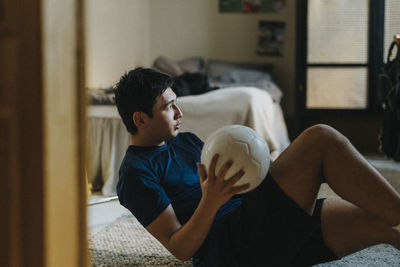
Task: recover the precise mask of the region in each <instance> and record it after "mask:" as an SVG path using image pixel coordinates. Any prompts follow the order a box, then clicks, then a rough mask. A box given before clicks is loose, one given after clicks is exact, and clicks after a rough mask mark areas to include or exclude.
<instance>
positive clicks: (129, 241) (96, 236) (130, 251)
mask: <svg viewBox="0 0 400 267" xmlns="http://www.w3.org/2000/svg"><path fill="white" fill-rule="evenodd" d="M370 161H371V163H372V164H373V165H374V166H375V167H376V168H377V169H378V170H379V171H380V172H381V173H382V174H383V175H384V176H385V177H386V178H387V179H388V181H389V182H390V183H391V184H392V185H393V186H395V187H396V189H397V190H398V191H399V192H400V163H395V162H390V161H385V160H381V159H370ZM320 196H323V197H329V198H338V196H337V195H336V194H335V193H334V192H333V191H332V190H330V188H329V187H328V186H327V185H323V186H322V188H321V192H320ZM89 249H90V254H91V260H92V264H93V266H191V262H190V261H188V262H180V261H179V260H177V259H176V258H174V257H173V256H172V255H171V254H170V253H169V252H168V251H167V250H166V249H165V248H164V247H163V246H162V245H161V244H160V243H159V242H158V241H157V240H156V239H155V238H153V237H152V236H151V235H150V234H149V233H148V232H147V231H146V230H145V229H144V228H143V227H142V226H141V225H140V224H139V223H138V222H137V220H136V219H135V218H134V217H133V216H131V215H129V214H126V215H124V216H122V217H121V218H119V219H118V220H116V221H115V222H113V223H111V224H109V225H107V226H105V227H104V228H102V229H101V230H99V231H97V232H95V233H93V234H91V235H90V236H89ZM317 266H318V267H366V266H369V267H381V266H388V267H396V266H397V267H400V252H399V251H397V250H396V249H394V248H393V247H391V246H388V245H378V246H374V247H371V248H368V249H364V250H362V251H360V252H358V253H355V254H353V255H350V256H348V257H345V258H343V259H341V260H340V261H335V262H331V263H326V264H320V265H317Z"/></svg>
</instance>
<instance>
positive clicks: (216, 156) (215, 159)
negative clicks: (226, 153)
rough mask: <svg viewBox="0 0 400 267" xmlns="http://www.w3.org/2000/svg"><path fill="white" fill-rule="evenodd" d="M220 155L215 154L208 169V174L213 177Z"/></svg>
mask: <svg viewBox="0 0 400 267" xmlns="http://www.w3.org/2000/svg"><path fill="white" fill-rule="evenodd" d="M218 158H219V155H218V153H216V154H214V156H213V157H212V159H211V163H210V166H209V167H208V174H209V175H212V177H214V176H215V166H216V165H217V161H218Z"/></svg>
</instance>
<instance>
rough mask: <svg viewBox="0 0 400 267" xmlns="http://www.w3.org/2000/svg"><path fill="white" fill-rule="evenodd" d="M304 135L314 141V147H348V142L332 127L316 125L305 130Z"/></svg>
mask: <svg viewBox="0 0 400 267" xmlns="http://www.w3.org/2000/svg"><path fill="white" fill-rule="evenodd" d="M306 133H307V134H308V135H309V136H310V137H311V138H314V139H315V142H316V145H322V146H329V145H334V146H337V145H348V144H349V143H350V142H349V140H348V139H347V138H346V137H345V136H344V135H343V134H341V133H340V132H339V131H337V130H336V129H334V128H333V127H331V126H329V125H326V124H317V125H314V126H311V127H310V128H308V129H307V130H306Z"/></svg>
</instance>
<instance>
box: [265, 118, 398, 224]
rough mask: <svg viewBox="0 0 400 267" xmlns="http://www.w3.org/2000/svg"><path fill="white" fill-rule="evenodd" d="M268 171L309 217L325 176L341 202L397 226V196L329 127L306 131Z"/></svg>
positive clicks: (339, 135)
mask: <svg viewBox="0 0 400 267" xmlns="http://www.w3.org/2000/svg"><path fill="white" fill-rule="evenodd" d="M270 172H271V174H272V177H274V179H275V180H276V182H277V183H278V184H279V186H280V187H281V188H282V190H283V191H284V192H285V193H286V194H287V195H288V196H289V197H291V198H292V199H293V200H294V201H295V202H296V203H297V204H298V205H300V206H301V207H302V208H303V209H305V210H306V211H307V212H309V213H310V214H311V212H312V210H313V206H314V203H315V199H316V196H317V193H318V191H319V188H320V185H321V181H322V177H324V178H325V180H326V181H327V183H328V184H329V186H330V187H331V188H332V189H333V191H335V192H336V193H337V194H338V195H339V196H341V197H342V198H343V199H345V200H347V201H349V202H351V203H353V204H355V205H356V206H358V207H360V208H361V209H363V210H365V211H367V212H369V213H370V214H371V215H374V216H376V217H378V218H380V219H381V220H382V221H383V222H385V223H387V224H388V225H391V226H394V225H398V224H399V223H400V194H399V193H398V192H396V191H395V190H394V189H393V187H392V186H391V185H390V184H389V183H388V182H387V181H386V180H385V179H384V178H383V177H382V175H381V174H379V172H378V171H376V170H375V168H373V167H372V166H371V165H370V164H369V163H368V161H367V160H365V159H364V158H363V157H362V155H361V154H360V153H359V152H357V150H356V149H355V148H354V147H353V146H352V145H351V144H350V142H349V141H348V140H347V139H346V138H345V137H344V136H343V135H341V134H340V133H339V132H337V131H336V130H334V129H333V128H331V127H329V126H324V125H317V126H313V127H311V128H309V129H307V130H305V131H304V132H303V133H302V134H301V135H300V136H299V137H298V138H297V139H296V140H295V141H294V142H293V143H292V144H291V145H290V146H289V147H288V148H287V149H286V150H285V151H284V152H283V153H282V154H281V155H280V156H279V157H278V159H276V161H274V162H273V163H272V164H271V168H270Z"/></svg>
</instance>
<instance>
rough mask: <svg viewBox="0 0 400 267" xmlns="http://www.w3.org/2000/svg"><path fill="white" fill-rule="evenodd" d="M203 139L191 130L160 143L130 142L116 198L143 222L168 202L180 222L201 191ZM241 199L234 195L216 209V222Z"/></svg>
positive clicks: (189, 210) (152, 216)
mask: <svg viewBox="0 0 400 267" xmlns="http://www.w3.org/2000/svg"><path fill="white" fill-rule="evenodd" d="M202 147H203V142H202V141H201V140H200V139H199V138H198V137H197V136H195V135H194V134H192V133H180V134H178V135H177V136H176V137H175V138H173V139H172V140H169V141H166V142H165V144H164V145H162V146H156V147H140V146H129V147H128V149H127V151H126V154H125V157H124V159H123V161H122V164H121V167H120V170H119V181H118V184H117V193H118V198H119V201H120V203H121V205H123V206H124V207H126V208H127V209H129V210H130V211H131V212H132V214H133V215H134V216H135V217H136V218H137V220H138V221H139V222H140V223H141V224H142V225H143V226H144V227H146V226H148V225H149V224H150V223H151V222H153V221H154V220H155V219H156V218H157V217H158V216H159V215H160V214H161V213H162V212H163V211H164V210H165V209H166V208H167V206H168V205H169V204H171V205H172V207H173V209H174V211H175V214H176V216H177V218H178V220H179V222H180V223H181V224H182V225H183V224H185V223H186V222H187V221H188V220H189V219H190V217H191V216H192V215H193V213H194V211H195V209H196V208H197V206H198V204H199V202H200V199H201V196H202V193H201V187H200V177H199V174H198V168H197V165H196V163H197V162H200V155H201V149H202ZM240 203H241V197H238V196H235V197H233V198H232V199H231V200H230V201H228V202H227V203H226V204H225V205H223V206H222V207H221V208H220V209H219V211H218V212H217V215H216V219H215V222H217V221H218V220H219V219H220V218H222V217H223V216H224V215H226V214H228V213H229V212H231V211H232V210H234V209H235V208H236V207H237V206H239V205H240Z"/></svg>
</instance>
